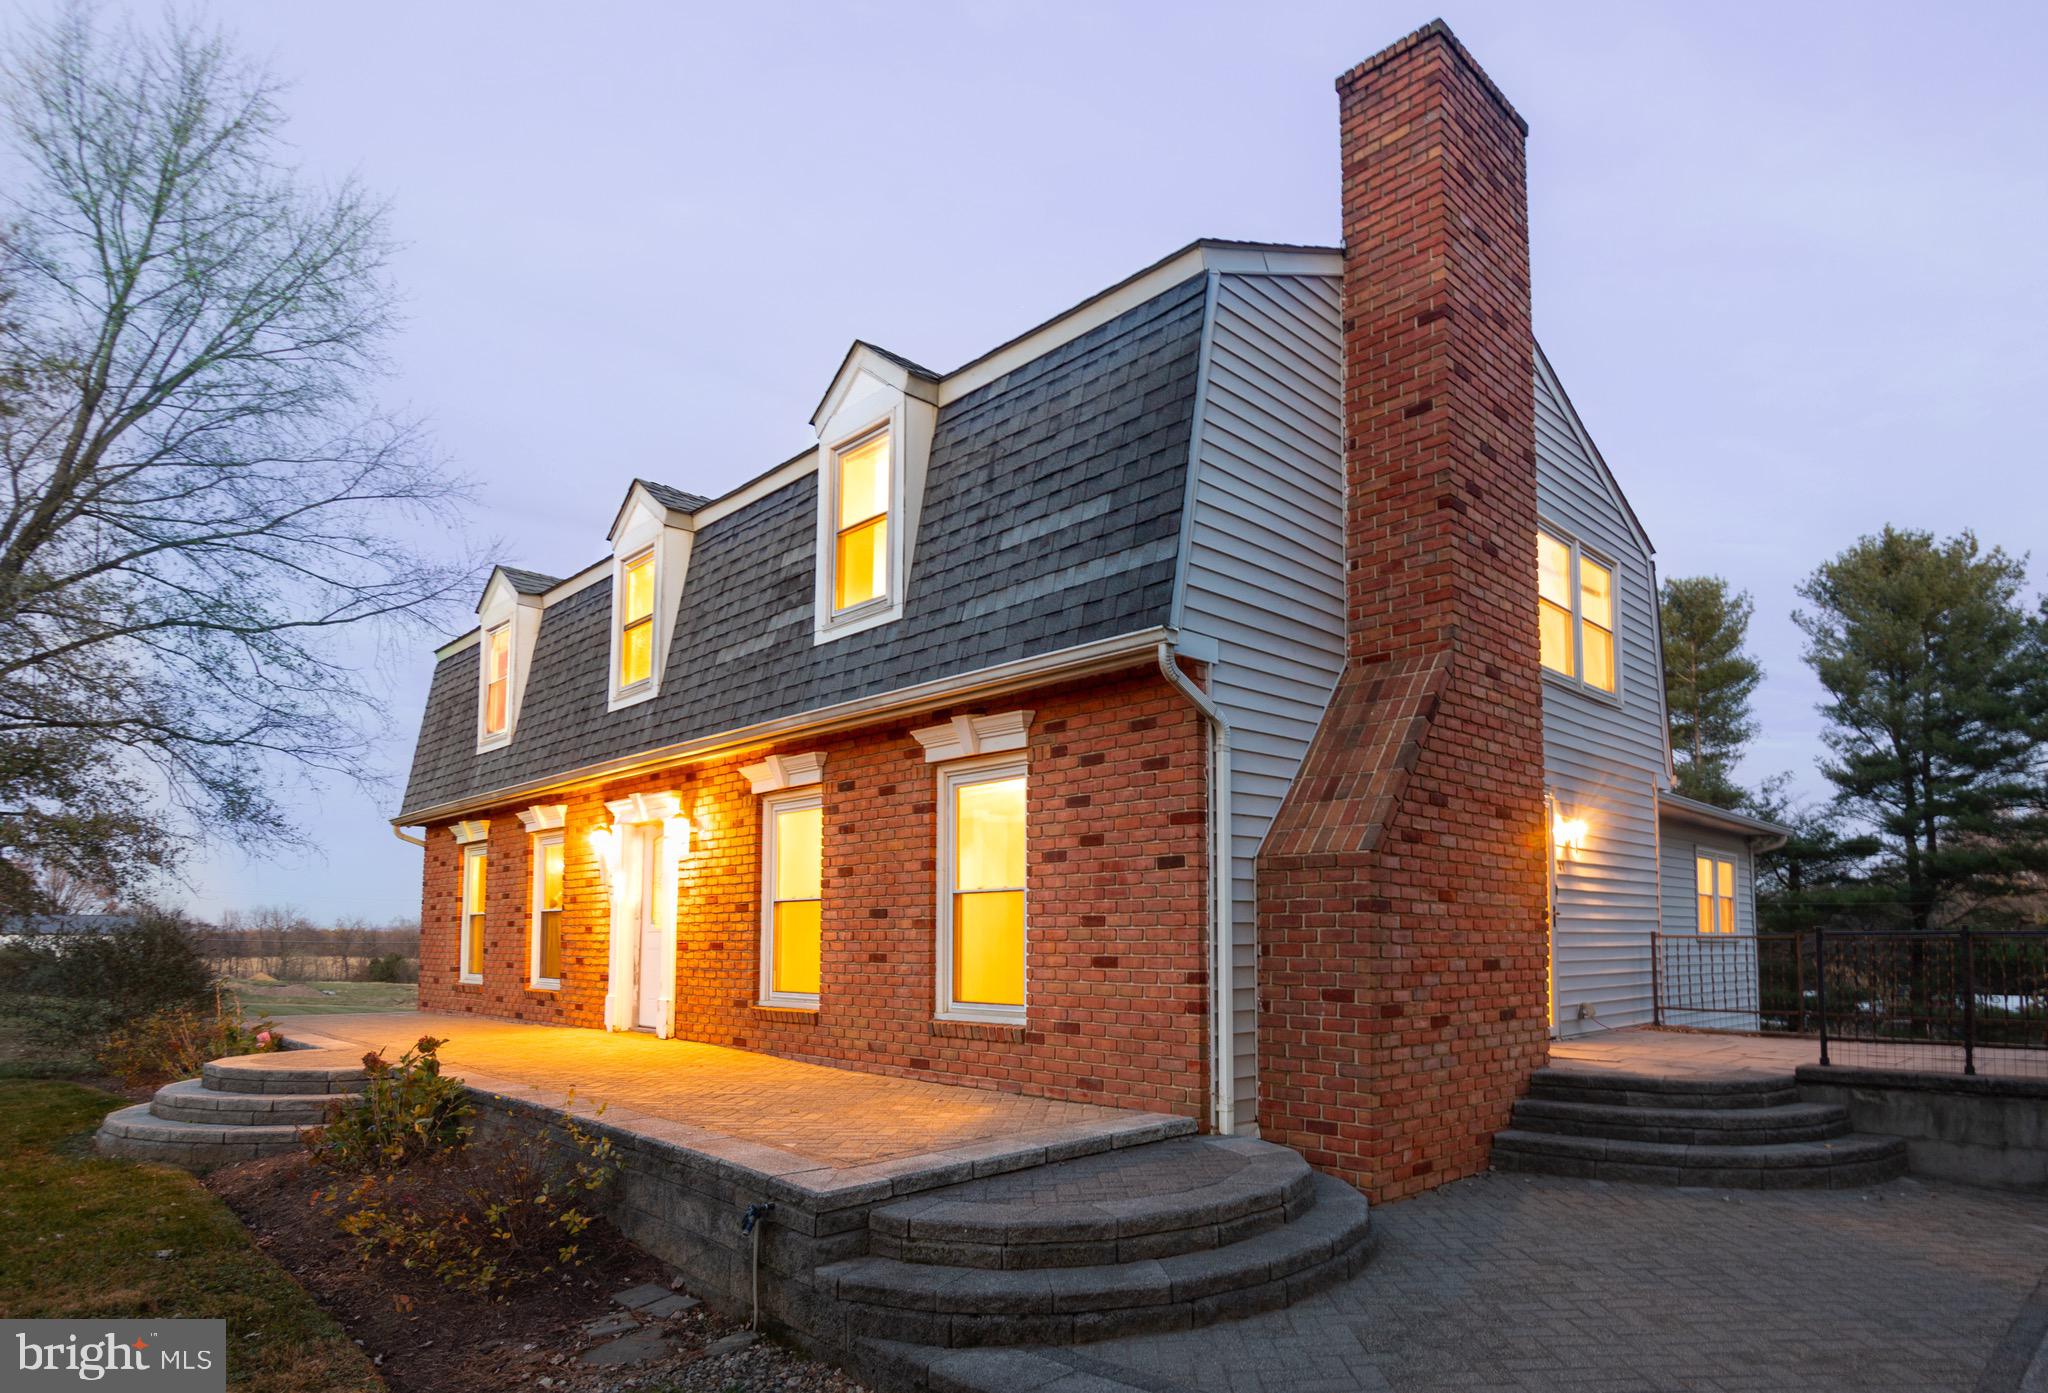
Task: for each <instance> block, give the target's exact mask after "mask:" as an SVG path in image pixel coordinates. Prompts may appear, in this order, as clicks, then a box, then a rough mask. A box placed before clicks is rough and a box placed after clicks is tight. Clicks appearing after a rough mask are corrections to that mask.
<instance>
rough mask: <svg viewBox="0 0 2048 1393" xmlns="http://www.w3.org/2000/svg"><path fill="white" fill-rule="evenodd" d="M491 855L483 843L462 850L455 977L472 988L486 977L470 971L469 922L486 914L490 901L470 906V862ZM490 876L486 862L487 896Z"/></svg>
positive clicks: (468, 844) (485, 862)
mask: <svg viewBox="0 0 2048 1393" xmlns="http://www.w3.org/2000/svg"><path fill="white" fill-rule="evenodd" d="M489 854H490V848H489V847H488V846H487V845H486V844H485V843H483V842H481V841H471V842H468V843H465V844H464V846H463V848H462V861H461V874H462V879H461V880H460V881H459V882H457V884H458V885H459V886H460V890H461V901H462V903H461V911H460V912H461V915H462V927H461V931H460V933H458V934H457V936H456V944H455V977H456V980H457V981H458V982H461V983H462V984H463V985H464V986H470V987H474V986H480V985H482V983H483V980H484V975H483V974H482V973H481V972H471V971H470V970H469V921H470V920H471V919H473V918H475V917H476V916H478V915H481V914H485V913H486V912H487V911H486V909H485V905H487V904H488V903H489V900H488V899H486V901H485V904H483V905H476V906H474V907H472V906H471V905H470V903H469V887H470V884H471V881H470V875H469V862H470V859H471V858H472V857H476V858H479V859H481V858H486V857H488V856H489ZM490 874H491V866H490V862H489V861H488V860H484V876H485V879H486V882H487V883H486V886H485V893H486V895H488V894H489V885H488V880H489V877H490Z"/></svg>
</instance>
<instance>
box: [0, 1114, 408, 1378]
mask: <svg viewBox="0 0 2048 1393" xmlns="http://www.w3.org/2000/svg"><path fill="white" fill-rule="evenodd" d="M122 1101H123V1100H122V1099H119V1098H116V1097H113V1096H112V1095H110V1094H106V1093H100V1092H97V1091H95V1090H93V1089H89V1088H81V1087H79V1086H77V1085H76V1084H69V1083H57V1082H48V1081H29V1080H14V1081H0V1232H4V1233H5V1234H6V1235H7V1241H6V1242H5V1243H4V1244H0V1315H5V1316H7V1317H10V1318H14V1319H25V1318H35V1317H52V1318H59V1319H79V1318H89V1317H104V1318H112V1319H127V1318H140V1317H151V1316H156V1317H165V1318H175V1317H181V1316H185V1317H211V1318H218V1319H225V1320H226V1321H227V1323H228V1387H229V1388H231V1389H235V1390H240V1393H344V1390H346V1391H347V1393H357V1391H358V1390H360V1393H373V1390H378V1389H381V1388H382V1386H383V1385H382V1383H381V1381H380V1380H379V1379H378V1377H377V1374H376V1371H375V1370H374V1369H373V1368H372V1367H371V1365H370V1362H369V1360H368V1359H367V1358H366V1357H365V1356H364V1354H363V1352H362V1351H361V1350H360V1349H358V1348H357V1347H356V1346H355V1345H354V1344H353V1343H351V1342H350V1340H349V1339H348V1337H347V1336H345V1335H344V1334H343V1333H342V1331H341V1327H340V1326H338V1325H336V1324H335V1322H334V1321H333V1320H331V1319H330V1318H329V1317H328V1316H327V1315H326V1314H325V1313H323V1312H322V1311H321V1310H320V1308H319V1307H317V1306H315V1305H314V1304H313V1301H312V1298H311V1297H309V1296H307V1295H306V1293H305V1292H304V1291H303V1290H301V1289H300V1288H299V1286H298V1284H297V1283H295V1282H294V1281H292V1279H291V1277H290V1276H288V1275H287V1274H286V1273H285V1272H284V1270H283V1269H282V1268H280V1267H278V1266H277V1265H276V1264H275V1263H273V1262H272V1261H271V1260H270V1259H269V1258H267V1257H265V1256H263V1255H262V1254H261V1253H259V1252H257V1251H256V1249H255V1247H254V1246H253V1245H252V1244H251V1242H250V1239H249V1233H248V1230H246V1229H244V1228H243V1227H242V1225H241V1223H240V1221H238V1220H237V1219H236V1218H235V1217H234V1215H232V1214H230V1213H229V1212H228V1210H227V1208H226V1207H225V1206H224V1205H222V1204H221V1202H220V1201H219V1200H217V1199H215V1198H214V1197H213V1196H212V1195H210V1194H208V1193H207V1192H206V1191H205V1190H203V1189H201V1188H200V1186H199V1184H198V1182H196V1181H195V1180H193V1178H192V1177H191V1176H189V1175H187V1174H185V1173H184V1172H183V1171H178V1170H172V1169H170V1168H168V1167H163V1166H145V1165H137V1164H135V1163H133V1162H128V1161H109V1160H102V1159H99V1158H97V1157H94V1156H93V1155H91V1153H90V1151H89V1149H88V1145H87V1143H88V1139H89V1137H90V1135H91V1133H92V1131H93V1129H94V1128H96V1127H97V1126H98V1125H99V1121H100V1118H101V1117H102V1116H103V1115H104V1114H106V1113H107V1112H108V1111H110V1110H112V1109H113V1108H116V1107H119V1106H121V1104H122Z"/></svg>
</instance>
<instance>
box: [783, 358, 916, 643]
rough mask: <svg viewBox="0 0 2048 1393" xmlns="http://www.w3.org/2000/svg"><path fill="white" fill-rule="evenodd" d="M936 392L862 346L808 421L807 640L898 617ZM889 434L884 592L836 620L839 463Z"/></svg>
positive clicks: (841, 634) (820, 639)
mask: <svg viewBox="0 0 2048 1393" xmlns="http://www.w3.org/2000/svg"><path fill="white" fill-rule="evenodd" d="M938 402H939V384H938V380H937V379H936V378H932V377H927V376H925V375H924V374H923V373H920V372H914V371H912V370H911V369H909V368H907V367H905V366H904V365H903V364H901V363H899V362H897V361H896V360H894V359H893V358H890V357H888V356H887V355H885V354H882V353H880V352H877V351H876V350H875V349H873V348H871V347H869V346H868V345H867V344H864V343H857V344H855V345H854V346H853V348H852V349H851V350H850V351H849V352H848V353H847V355H846V360H845V362H843V363H841V364H840V367H839V372H838V373H837V374H836V375H835V376H834V377H833V379H832V385H831V386H830V387H829V388H827V389H826V392H825V397H824V400H823V401H821V402H819V403H818V409H817V411H816V412H814V413H813V414H812V416H811V425H812V426H813V427H814V428H816V430H817V432H818V452H817V461H818V462H817V470H818V549H817V566H816V586H815V591H814V596H813V603H814V610H813V614H814V620H813V625H812V638H813V640H814V641H815V642H817V643H827V642H830V641H831V640H833V639H837V638H844V637H846V636H847V635H848V634H857V633H860V632H861V631H863V630H865V629H872V628H874V627H876V626H877V625H880V624H889V623H893V622H895V621H896V620H898V619H901V618H902V617H903V597H904V594H905V593H906V591H907V590H908V589H909V581H910V567H911V564H912V561H913V560H914V558H915V552H916V547H917V524H918V516H919V514H920V512H921V511H922V510H923V506H924V477H925V468H926V466H927V465H928V464H929V463H930V461H931V453H932V435H933V433H934V431H936V430H937V428H938V420H939V407H938ZM883 429H886V430H888V432H889V454H890V460H889V465H890V468H889V529H888V535H889V542H888V553H887V558H886V563H885V564H886V565H887V568H888V577H889V580H888V587H887V589H886V591H885V592H884V593H883V594H882V595H881V596H880V597H878V598H876V599H873V600H869V601H867V602H866V603H864V604H860V605H857V606H854V607H853V608H851V609H847V610H843V611H838V612H834V610H833V607H832V599H833V594H834V590H833V568H834V566H835V564H836V562H837V550H838V548H837V545H836V543H837V540H838V515H839V457H840V455H841V453H842V452H844V451H845V450H846V449H848V448H849V447H851V446H854V445H858V444H861V443H863V442H865V441H866V440H867V439H869V438H870V437H871V436H873V435H874V433H875V432H876V431H878V430H883Z"/></svg>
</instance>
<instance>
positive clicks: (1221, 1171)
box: [868, 1137, 1315, 1269]
mask: <svg viewBox="0 0 2048 1393" xmlns="http://www.w3.org/2000/svg"><path fill="white" fill-rule="evenodd" d="M1312 1178H1313V1173H1312V1172H1311V1171H1310V1170H1309V1168H1308V1163H1307V1162H1306V1161H1304V1160H1302V1159H1301V1156H1300V1154H1299V1153H1297V1152H1294V1151H1290V1150H1288V1149H1287V1148H1286V1147H1284V1146H1275V1145H1273V1144H1272V1143H1271V1142H1262V1141H1253V1140H1251V1139H1250V1138H1246V1137H1182V1138H1178V1139H1176V1140H1172V1141H1163V1142H1155V1143H1153V1144H1151V1145H1148V1146H1142V1147H1131V1148H1128V1149H1125V1150H1119V1151H1110V1152H1104V1153H1101V1154H1099V1155H1094V1156H1080V1157H1076V1158H1074V1159H1073V1160H1069V1161H1056V1162H1053V1163H1052V1164H1050V1165H1044V1166H1034V1167H1032V1168H1030V1169H1028V1170H1020V1171H1010V1172H1007V1173H1005V1174H1002V1175H993V1176H987V1177H984V1178H982V1179H979V1180H970V1181H967V1182H965V1183H963V1184H959V1185H949V1186H947V1187H945V1188H944V1189H939V1190H928V1191H925V1192H924V1193H922V1194H918V1195H913V1196H911V1197H910V1198H908V1199H903V1200H897V1201H895V1202H893V1203H890V1204H884V1205H878V1206H877V1207H876V1208H874V1209H873V1210H871V1211H869V1214H868V1252H869V1253H870V1254H871V1255H873V1256H877V1257H885V1258H894V1259H896V1260H898V1261H901V1262H906V1263H918V1264H928V1265H935V1266H942V1267H976V1268H987V1269H1005V1268H1007V1269H1026V1268H1040V1267H1093V1266H1100V1265H1103V1264H1107V1263H1118V1262H1136V1261H1140V1260H1142V1259H1145V1258H1164V1257H1172V1256H1174V1255H1175V1254H1178V1253H1192V1252H1200V1251H1203V1250H1206V1249H1212V1248H1220V1247H1225V1246H1228V1245H1229V1244H1232V1243H1235V1242H1237V1241H1239V1240H1240V1239H1245V1238H1250V1237H1252V1236H1253V1235H1254V1234H1259V1233H1264V1232H1266V1231H1267V1230H1269V1229H1276V1228H1279V1227H1280V1226H1281V1225H1282V1224H1284V1223H1286V1222H1288V1221H1289V1220H1290V1219H1293V1218H1297V1217H1299V1216H1300V1215H1302V1214H1305V1213H1307V1212H1308V1210H1309V1208H1310V1207H1311V1206H1313V1205H1314V1203H1315V1191H1314V1187H1313V1185H1312V1183H1311V1181H1312Z"/></svg>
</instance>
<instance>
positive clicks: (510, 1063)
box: [277, 1011, 1159, 1170]
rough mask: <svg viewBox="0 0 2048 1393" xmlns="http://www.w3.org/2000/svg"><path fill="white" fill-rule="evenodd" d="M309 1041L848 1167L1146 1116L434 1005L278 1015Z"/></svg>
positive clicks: (1133, 1122) (288, 1030) (617, 1117)
mask: <svg viewBox="0 0 2048 1393" xmlns="http://www.w3.org/2000/svg"><path fill="white" fill-rule="evenodd" d="M277 1024H278V1026H279V1028H281V1029H282V1030H283V1031H284V1032H285V1034H286V1036H287V1037H288V1038H291V1039H295V1040H300V1041H305V1042H308V1043H324V1044H333V1045H343V1046H350V1047H354V1048H357V1049H378V1050H381V1051H382V1052H383V1054H384V1056H385V1058H387V1059H396V1058H398V1056H399V1054H400V1053H401V1052H402V1051H404V1050H405V1049H406V1047H407V1046H409V1045H411V1044H412V1042H413V1041H415V1040H417V1039H418V1038H419V1037H420V1036H422V1035H434V1036H438V1037H441V1038H443V1039H445V1040H446V1041H447V1042H448V1043H447V1044H446V1045H444V1046H443V1047H442V1049H441V1060H442V1062H443V1064H444V1065H445V1066H446V1067H447V1069H448V1071H449V1072H450V1073H453V1074H459V1075H461V1076H462V1077H463V1078H465V1079H468V1080H469V1081H471V1082H473V1083H477V1084H478V1085H479V1086H487V1087H495V1086H497V1085H499V1084H503V1083H506V1082H510V1083H514V1084H519V1085H525V1086H526V1087H527V1088H529V1089H534V1090H539V1098H538V1100H539V1101H545V1102H548V1103H559V1102H561V1100H562V1099H563V1098H564V1097H565V1096H566V1095H567V1094H568V1093H569V1091H570V1090H572V1089H573V1090H574V1091H575V1094H576V1098H577V1101H578V1102H579V1103H603V1104H606V1105H607V1108H608V1111H607V1114H606V1115H607V1117H608V1118H610V1119H611V1120H613V1121H624V1122H626V1123H627V1125H631V1122H632V1120H633V1119H634V1118H635V1117H636V1116H637V1117H648V1118H657V1119H665V1120H668V1121H672V1122H678V1123H686V1124H688V1125H689V1126H691V1127H693V1128H702V1129H705V1130H707V1131H710V1132H716V1133H720V1134H722V1135H724V1136H727V1137H732V1138H737V1139H739V1140H742V1141H745V1142H749V1143H754V1144H756V1145H758V1146H764V1147H771V1148H774V1149H775V1150H776V1151H779V1152H784V1153H788V1154H789V1155H791V1156H794V1157H801V1158H803V1159H805V1160H807V1161H808V1162H809V1163H810V1164H811V1165H813V1166H826V1167H837V1168H841V1169H849V1170H850V1169H852V1168H854V1167H861V1166H872V1165H876V1164H878V1163H882V1162H900V1161H904V1160H906V1159H908V1158H916V1157H923V1156H932V1157H934V1158H935V1159H936V1158H938V1157H940V1156H943V1155H944V1154H945V1153H949V1152H956V1151H959V1150H961V1149H962V1148H966V1147H970V1146H974V1145H978V1144H982V1143H990V1142H998V1141H1008V1140H1011V1139H1016V1138H1022V1137H1028V1136H1039V1135H1050V1134H1056V1133H1060V1132H1073V1133H1082V1132H1090V1133H1093V1132H1100V1131H1103V1130H1106V1129H1107V1130H1119V1129H1124V1128H1138V1127H1142V1126H1145V1125H1147V1124H1148V1121H1149V1122H1157V1121H1159V1118H1158V1115H1156V1114H1152V1113H1141V1112H1131V1111H1127V1110H1124V1109H1120V1108H1103V1107H1095V1106H1093V1105H1090V1104H1087V1103H1065V1102H1057V1101H1054V1100H1051V1099H1045V1098H1027V1097H1024V1096H1022V1095H1019V1094H1015V1093H1000V1092H996V1091H994V1090H991V1089H983V1088H961V1087H956V1086H953V1085H949V1084H938V1083H925V1082H922V1081H920V1080H916V1079H900V1078H892V1077H889V1076H887V1075H882V1074H864V1073H856V1072H854V1071H853V1070H849V1069H830V1068H825V1067H823V1066H820V1065H815V1064H802V1063H798V1062H796V1061H794V1060H788V1059H778V1058H776V1057H775V1056H773V1055H765V1054H753V1053H750V1052H748V1051H746V1050H734V1049H727V1048H724V1047H723V1046H719V1045H698V1044H692V1043H690V1042H688V1041H685V1040H657V1039H655V1038H654V1037H653V1036H651V1035H641V1034H637V1033H630V1032H629V1033H622V1034H608V1033H606V1032H604V1031H600V1030H567V1029H556V1028H553V1027H549V1026H541V1025H526V1024H522V1023H520V1022H517V1021H498V1020H490V1019H487V1018H483V1017H478V1016H463V1015H452V1014H441V1013H437V1012H428V1011H400V1012H390V1013H382V1012H366V1013H364V1014H361V1015H321V1016H303V1017H292V1016H283V1017H278V1018H277Z"/></svg>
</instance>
